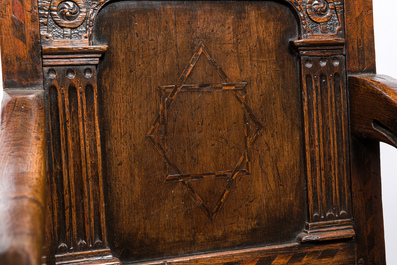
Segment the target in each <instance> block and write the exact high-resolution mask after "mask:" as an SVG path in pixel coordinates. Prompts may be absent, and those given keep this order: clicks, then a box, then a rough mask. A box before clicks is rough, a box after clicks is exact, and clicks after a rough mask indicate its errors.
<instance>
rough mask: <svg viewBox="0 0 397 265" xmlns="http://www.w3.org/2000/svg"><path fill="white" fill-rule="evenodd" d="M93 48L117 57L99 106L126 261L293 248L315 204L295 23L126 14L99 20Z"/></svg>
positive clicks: (272, 15)
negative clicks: (307, 173) (307, 172)
mask: <svg viewBox="0 0 397 265" xmlns="http://www.w3.org/2000/svg"><path fill="white" fill-rule="evenodd" d="M120 18H122V19H120ZM185 21H189V23H185ZM267 24H272V25H273V27H270V28H269V27H267ZM281 28H283V31H282V32H283V33H282V34H281V32H280V29H281ZM263 31H265V32H266V34H259V33H260V32H263ZM93 36H94V44H102V43H107V44H108V46H109V50H108V51H107V52H106V53H105V55H104V58H103V62H102V63H101V64H100V65H99V70H98V87H100V88H101V89H100V90H99V91H98V92H99V109H100V113H99V114H100V124H101V126H102V127H101V137H102V141H103V154H104V177H105V183H106V185H105V194H106V196H107V197H106V201H107V202H108V205H107V209H106V210H107V221H108V222H107V223H108V232H109V243H110V244H111V246H112V247H113V249H114V250H115V251H116V253H117V255H118V256H119V257H120V258H121V259H122V260H140V259H143V258H146V259H147V258H156V257H161V256H175V255H180V254H192V253H195V252H199V251H214V250H220V249H226V248H230V247H237V246H241V245H246V246H255V245H258V244H266V243H267V244H269V243H273V244H274V243H281V242H291V241H294V240H295V237H296V236H297V234H298V233H299V232H301V231H302V230H303V228H304V224H305V222H306V213H305V208H306V207H305V197H306V194H305V192H304V180H305V177H304V171H303V163H304V162H303V159H304V156H303V148H304V142H303V135H302V123H301V119H302V116H301V109H302V107H301V97H300V89H299V75H298V73H299V72H298V71H299V68H298V66H299V65H298V59H297V58H296V56H295V55H294V54H293V53H292V52H291V50H290V48H289V40H290V39H291V38H297V37H298V29H297V21H296V20H295V18H294V15H293V13H292V12H291V11H290V9H289V8H288V7H287V6H285V5H282V4H279V3H275V2H264V3H250V5H246V4H244V3H228V4H222V3H215V2H213V3H212V2H200V3H194V2H192V3H189V4H177V3H166V2H163V3H150V2H146V3H140V4H137V3H128V2H120V3H113V4H109V5H108V6H107V7H105V8H104V9H103V10H102V11H101V13H99V15H98V23H97V26H96V28H94V32H93ZM125 43H129V44H128V45H125ZM109 66H110V67H109ZM202 84H208V85H202ZM171 102H172V103H171ZM130 147H131V148H130ZM227 180H229V181H227ZM287 183H288V184H287ZM296 187H300V188H298V189H297V188H296ZM144 198H150V199H144ZM275 198H278V199H275ZM120 209H128V210H127V211H120ZM266 213H274V214H266ZM287 216H288V218H287Z"/></svg>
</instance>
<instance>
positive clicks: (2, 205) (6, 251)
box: [0, 90, 46, 265]
mask: <svg viewBox="0 0 397 265" xmlns="http://www.w3.org/2000/svg"><path fill="white" fill-rule="evenodd" d="M43 94H44V93H43V91H10V90H6V91H5V92H4V95H3V97H4V99H3V105H2V113H1V114H2V116H1V127H0V150H1V152H0V176H1V177H0V213H1V214H0V263H1V264H3V265H14V264H15V265H16V264H32V265H38V264H41V256H42V250H43V241H44V236H43V235H44V220H45V211H44V209H45V186H46V185H45V183H46V177H45V130H44V129H45V121H44V98H43Z"/></svg>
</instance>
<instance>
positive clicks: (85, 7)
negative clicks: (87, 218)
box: [38, 0, 343, 45]
mask: <svg viewBox="0 0 397 265" xmlns="http://www.w3.org/2000/svg"><path fill="white" fill-rule="evenodd" d="M112 1H116V0H38V2H39V14H40V32H41V36H42V43H43V44H44V45H47V44H48V43H49V44H51V43H52V42H54V41H55V42H56V41H63V42H64V41H68V42H74V43H76V41H77V43H78V42H82V43H83V45H87V44H88V43H89V39H90V36H91V35H92V30H93V28H94V25H95V20H96V17H97V14H98V12H99V11H100V10H101V8H102V7H103V6H104V5H105V4H107V3H109V2H112ZM282 1H283V2H285V3H287V4H289V5H290V6H291V8H292V9H293V10H294V12H295V13H296V15H297V17H298V20H299V23H300V34H301V38H302V39H305V38H308V37H310V36H313V35H327V36H335V37H343V1H342V0H282Z"/></svg>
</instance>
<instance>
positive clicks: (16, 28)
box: [0, 0, 43, 89]
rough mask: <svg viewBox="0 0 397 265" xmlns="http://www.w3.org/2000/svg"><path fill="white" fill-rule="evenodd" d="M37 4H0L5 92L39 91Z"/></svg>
mask: <svg viewBox="0 0 397 265" xmlns="http://www.w3.org/2000/svg"><path fill="white" fill-rule="evenodd" d="M37 7H38V2H37V1H31V0H2V1H1V2H0V46H1V54H2V55H1V56H2V60H1V62H2V70H3V82H4V87H6V88H29V89H32V88H38V89H40V88H42V86H43V74H42V68H41V49H40V47H41V46H40V33H39V17H38V10H37Z"/></svg>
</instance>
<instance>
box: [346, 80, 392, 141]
mask: <svg viewBox="0 0 397 265" xmlns="http://www.w3.org/2000/svg"><path fill="white" fill-rule="evenodd" d="M349 89H350V116H351V129H352V133H353V134H354V135H356V136H358V137H362V138H370V139H373V140H378V141H382V142H385V143H388V144H391V145H393V146H394V147H396V148H397V80H396V79H394V78H391V77H388V76H384V75H375V74H368V75H358V76H350V77H349Z"/></svg>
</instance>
